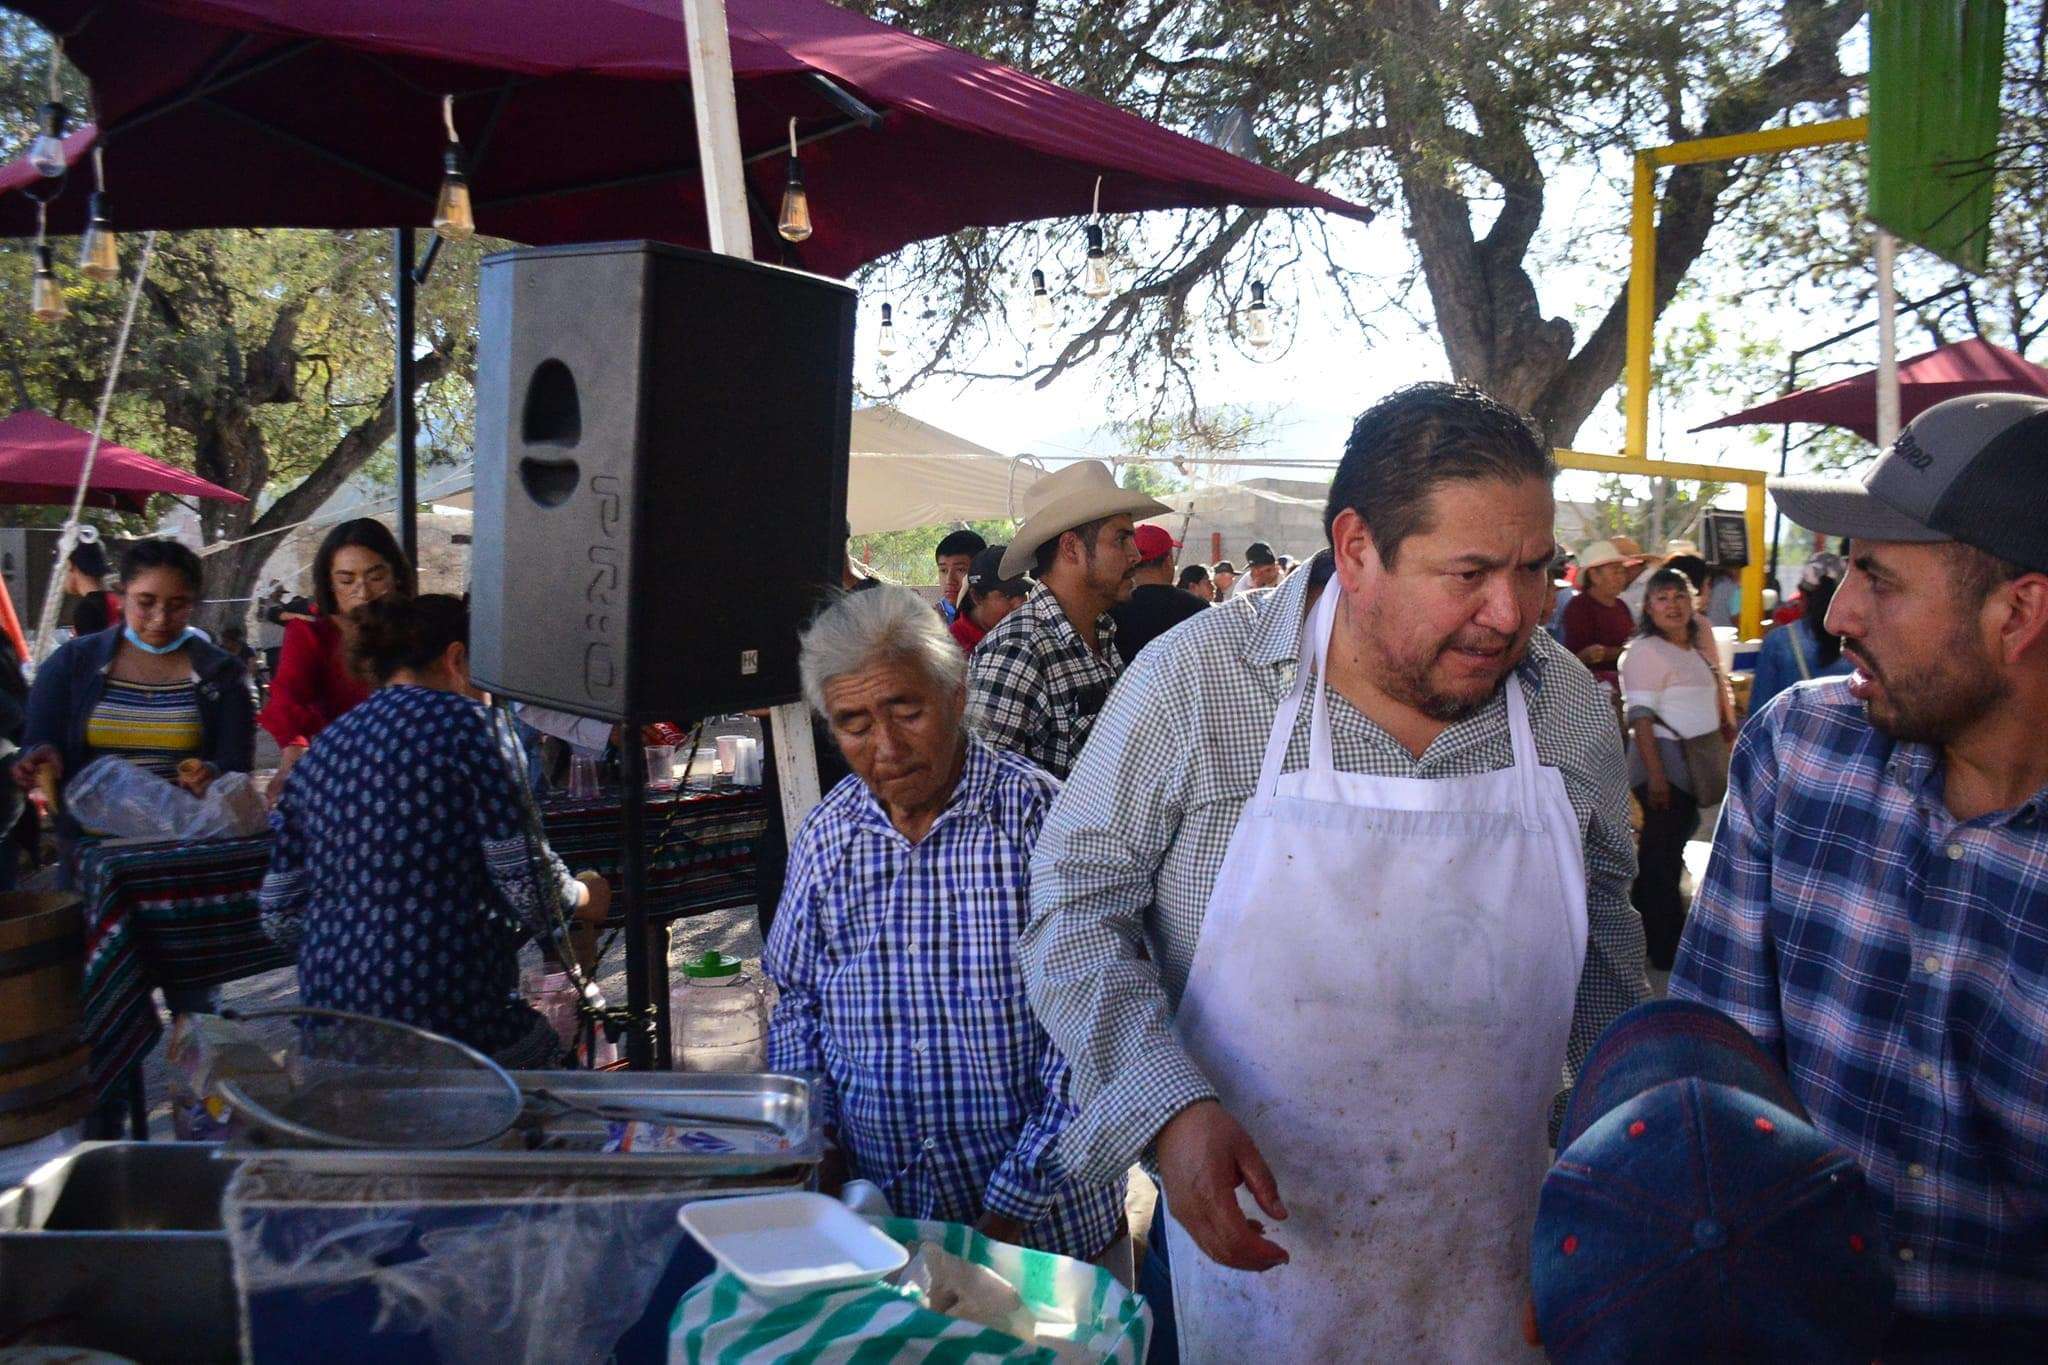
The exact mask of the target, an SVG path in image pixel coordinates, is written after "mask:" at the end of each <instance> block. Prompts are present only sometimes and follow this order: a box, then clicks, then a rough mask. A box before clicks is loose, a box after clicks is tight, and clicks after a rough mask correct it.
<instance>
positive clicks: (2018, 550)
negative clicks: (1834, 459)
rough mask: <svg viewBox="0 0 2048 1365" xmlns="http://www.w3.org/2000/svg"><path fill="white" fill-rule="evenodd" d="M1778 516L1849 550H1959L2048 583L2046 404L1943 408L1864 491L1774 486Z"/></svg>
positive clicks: (2018, 399)
mask: <svg viewBox="0 0 2048 1365" xmlns="http://www.w3.org/2000/svg"><path fill="white" fill-rule="evenodd" d="M1769 488H1770V490H1771V496H1772V497H1773V498H1775V499H1777V503H1778V510H1779V511H1781V512H1783V513H1784V514H1785V515H1786V516H1788V517H1790V518H1791V519H1792V520H1793V521H1794V522H1796V523H1798V524H1799V525H1801V526H1804V527H1805V528H1806V529H1807V530H1809V531H1817V532H1819V533H1820V534H1821V535H1824V536H1848V537H1849V538H1851V539H1852V540H1903V541H1915V542H1919V543H1922V544H1929V543H1937V542H1941V541H1960V542H1962V543H1963V544H1965V545H1974V546H1976V547H1977V548H1978V549H1980V550H1983V551H1985V552H1986V553H1988V554H1993V555H1996V556H1997V557H1998V558H2000V559H2003V560H2008V561H2010V562H2011V563H2014V564H2018V565H2020V566H2022V567H2023V568H2027V569H2033V570H2036V571H2037V572H2042V573H2048V512H2044V508H2048V399H2042V398H2033V397H2029V396H2027V395H2025V394H2017V393H1979V394H1972V395H1970V396H1968V397H1965V398H1951V399H1949V400H1948V401H1947V402H1945V403H1936V404H1935V405H1934V406H1933V407H1931V408H1929V409H1927V411H1925V412H1923V413H1921V414H1920V415H1919V416H1918V417H1916V418H1914V419H1913V421H1912V423H1911V425H1909V426H1908V427H1907V428H1906V429H1905V430H1904V431H1902V432H1900V433H1899V439H1898V440H1896V441H1894V442H1892V446H1891V449H1889V450H1887V451H1885V453H1884V454H1883V455H1881V456H1879V457H1878V460H1877V463H1876V464H1874V465H1872V466H1871V467H1870V472H1869V473H1868V474H1866V475H1865V476H1864V478H1863V482H1862V483H1860V484H1858V483H1851V482H1848V481H1846V480H1840V479H1813V478H1801V479H1772V480H1770V481H1769Z"/></svg>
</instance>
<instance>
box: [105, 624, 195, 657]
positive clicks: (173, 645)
mask: <svg viewBox="0 0 2048 1365" xmlns="http://www.w3.org/2000/svg"><path fill="white" fill-rule="evenodd" d="M121 635H122V638H123V639H125V640H127V641H128V643H129V644H131V645H134V646H135V647H136V648H137V649H139V650H141V651H142V652H143V653H144V654H174V653H176V652H177V651H178V650H181V649H183V648H184V647H185V642H186V641H187V640H190V639H191V638H192V627H190V626H187V627H185V628H184V629H183V630H181V631H179V632H178V638H177V639H175V640H173V641H171V642H170V643H169V644H167V645H153V644H150V643H149V642H147V641H146V640H144V639H143V638H142V637H141V636H140V635H137V634H136V633H135V627H133V626H123V627H121Z"/></svg>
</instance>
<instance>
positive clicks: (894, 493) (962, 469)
mask: <svg viewBox="0 0 2048 1365" xmlns="http://www.w3.org/2000/svg"><path fill="white" fill-rule="evenodd" d="M852 444H853V451H852V456H853V459H852V464H851V466H850V471H849V475H848V479H847V490H846V519H847V520H848V521H849V522H851V523H852V524H853V533H854V534H855V535H857V536H871V535H878V534H880V533H881V532H883V531H903V530H908V529H909V528H910V527H913V526H935V525H940V524H943V523H946V522H954V521H984V520H989V519H992V518H996V517H1016V516H1018V515H1020V512H1019V504H1020V503H1021V501H1022V499H1023V496H1024V490H1025V489H1027V488H1029V487H1030V486H1031V485H1032V484H1033V483H1035V482H1036V481H1037V480H1038V478H1039V476H1040V475H1042V474H1043V473H1044V472H1045V471H1044V469H1043V468H1041V467H1040V466H1039V465H1038V463H1037V462H1036V461H1034V460H1032V459H1031V457H1030V456H1028V455H1025V456H1018V457H1016V458H1014V459H1013V458H1011V457H1010V456H1007V455H999V454H997V453H996V452H995V451H993V450H990V449H988V448H987V447H985V446H978V445H976V444H975V443H974V442H972V441H969V440H967V439H966V438H964V437H960V436H955V435H953V434H952V433H951V432H948V431H941V430H940V429H939V428H937V427H935V426H933V425H932V424H931V423H929V422H920V421H919V420H918V419H917V418H915V417H912V416H910V415H909V414H908V413H905V412H900V411H898V410H897V409H895V408H892V407H886V406H877V407H872V408H857V409H855V411H854V414H853V442H852Z"/></svg>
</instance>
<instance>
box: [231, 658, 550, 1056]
mask: <svg viewBox="0 0 2048 1365" xmlns="http://www.w3.org/2000/svg"><path fill="white" fill-rule="evenodd" d="M514 780H515V779H514V776H513V774H512V773H511V772H509V771H508V770H507V768H506V766H505V761H504V758H503V757H502V755H501V753H500V751H499V749H498V747H497V744H496V742H495V739H494V737H493V735H492V733H491V725H490V720H489V717H488V715H487V714H486V712H485V710H484V708H483V707H482V706H480V705H479V704H478V703H476V702H473V701H471V700H469V699H468V698H466V697H462V696H458V695H456V694H454V693H452V692H439V691H434V690H432V689H429V688H424V687H410V686H392V687H386V688H384V689H382V690H380V691H379V692H377V693H376V694H375V695H373V696H372V697H371V698H370V699H369V700H368V701H366V702H364V703H363V704H362V705H360V706H358V707H356V708H355V709H354V710H352V711H350V712H349V713H348V714H347V715H345V716H343V717H341V718H340V719H339V720H337V721H335V722H334V723H333V724H332V725H330V726H329V727H328V728H327V729H325V730H323V731H321V733H320V737H319V739H318V740H317V741H316V742H315V743H314V745H313V747H312V748H311V749H310V750H308V751H307V754H306V756H305V758H304V759H302V760H300V762H299V764H298V766H296V767H295V768H293V769H292V773H291V780H290V782H289V783H288V784H287V786H286V787H285V791H284V795H283V797H282V798H281V799H280V800H279V801H278V803H277V809H276V811H275V812H274V813H273V814H272V816H271V828H272V829H273V830H274V831H275V832H276V835H277V845H276V849H275V851H274V852H273V853H272V854H271V860H270V871H269V874H268V875H267V876H266V877H265V878H264V880H263V891H262V910H263V917H264V927H265V928H266V930H268V931H269V933H270V935H271V937H273V938H274V939H276V940H277V941H278V942H280V943H282V944H285V945H286V946H291V945H293V944H296V945H297V947H298V950H299V996H300V999H301V1000H302V1001H303V1003H304V1004H305V1005H306V1006H308V1007H309V1008H315V1009H337V1010H352V1011H355V1012H357V1013H361V1014H368V1015H373V1016H375V1017H377V1018H380V1019H395V1020H398V1021H400V1022H402V1023H407V1024H412V1025H415V1026H417V1027H419V1028H424V1029H431V1030H433V1031H434V1032H436V1033H441V1034H445V1035H447V1036H448V1037H450V1038H455V1039H458V1040H459V1041H461V1042H465V1043H468V1044H469V1045H470V1046H471V1047H474V1048H476V1049H478V1050H479V1051H481V1052H486V1053H489V1054H492V1055H494V1056H497V1057H499V1059H500V1060H503V1061H507V1062H509V1063H512V1064H517V1065H528V1064H542V1063H544V1062H545V1061H546V1060H548V1059H547V1057H546V1053H547V1051H549V1049H546V1048H545V1047H541V1040H543V1039H544V1038H545V1037H548V1036H551V1035H546V1034H545V1029H546V1024H545V1022H544V1021H542V1020H541V1018H540V1016H539V1015H538V1014H536V1013H535V1012H534V1011H533V1010H532V1009H531V1008H529V1007H528V1006H526V1005H525V1004H524V1003H522V1002H521V1001H520V999H519V996H518V984H519V982H518V952H519V945H520V944H521V943H523V942H524V941H525V940H526V939H528V938H530V937H531V936H532V935H533V934H534V932H535V931H536V929H538V928H539V927H540V926H541V925H542V923H543V922H544V911H543V908H542V907H543V900H542V896H543V888H542V886H541V883H540V882H539V881H538V879H537V878H536V876H535V873H534V869H533V864H532V861H531V859H530V857H529V853H528V847H527V842H526V838H525V834H524V827H523V824H522V821H521V815H520V804H519V793H518V790H517V788H516V787H515V786H514V785H513V783H514ZM547 867H548V870H549V872H550V874H551V875H553V876H555V877H556V878H557V879H558V880H559V881H560V882H561V883H562V885H563V894H564V896H565V897H567V898H568V900H569V903H570V904H573V903H574V901H575V888H574V885H573V883H572V882H571V881H570V878H569V873H568V870H567V869H566V868H565V867H563V866H562V863H561V860H560V859H558V858H556V857H555V855H554V854H553V853H552V852H549V853H548V854H547ZM537 1047H540V1055H538V1056H536V1055H535V1049H536V1048H537Z"/></svg>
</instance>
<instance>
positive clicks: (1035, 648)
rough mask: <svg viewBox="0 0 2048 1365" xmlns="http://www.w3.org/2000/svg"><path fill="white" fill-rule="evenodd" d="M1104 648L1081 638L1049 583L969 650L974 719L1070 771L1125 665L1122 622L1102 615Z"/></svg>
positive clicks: (980, 727) (998, 742) (1046, 763)
mask: <svg viewBox="0 0 2048 1365" xmlns="http://www.w3.org/2000/svg"><path fill="white" fill-rule="evenodd" d="M1095 632H1096V638H1097V639H1098V640H1099V641H1101V644H1102V652H1101V653H1099V654H1098V653H1096V652H1095V651H1094V650H1092V649H1090V648H1088V646H1087V644H1086V643H1084V642H1083V641H1082V639H1081V635H1080V632H1079V631H1077V630H1075V629H1074V623H1073V622H1071V621H1069V620H1068V619H1067V613H1066V610H1065V609H1064V608H1062V607H1061V606H1060V600H1059V599H1058V598H1057V597H1054V596H1053V595H1052V591H1051V590H1050V589H1048V588H1047V587H1046V586H1045V585H1044V584H1043V583H1040V584H1039V585H1038V586H1036V587H1034V588H1033V589H1032V590H1031V595H1030V596H1029V597H1027V598H1025V599H1024V605H1023V606H1021V607H1019V608H1017V610H1015V611H1013V612H1011V613H1010V614H1009V615H1008V616H1005V617H1004V618H1003V619H1002V620H1001V621H999V622H997V623H996V628H995V629H994V630H992V631H990V632H989V633H988V634H987V635H985V636H983V637H982V640H981V643H980V644H978V645H976V646H975V647H974V652H973V653H971V654H969V655H968V656H967V719H968V722H969V723H970V724H972V725H973V726H974V728H975V730H976V731H978V732H979V733H980V735H981V737H982V738H983V739H985V740H987V741H988V742H989V743H991V744H993V745H995V746H996V747H997V748H998V749H1008V750H1009V751H1010V752H1011V753H1015V754H1022V755H1024V757H1026V758H1028V759H1030V760H1031V761H1032V762H1033V763H1036V764H1037V765H1038V766H1039V767H1041V768H1043V769H1045V770H1046V771H1047V772H1049V773H1051V774H1052V775H1053V776H1054V777H1065V776H1066V775H1067V774H1068V773H1069V772H1070V771H1072V769H1073V767H1074V759H1075V756H1076V755H1078V754H1079V753H1080V752H1081V745H1082V744H1083V743H1085V742H1086V741H1087V739H1088V732H1089V730H1090V729H1091V728H1092V727H1093V726H1094V724H1095V717H1096V715H1097V713H1099V712H1100V711H1101V710H1102V703H1103V702H1104V701H1105V700H1106V699H1107V698H1108V696H1109V689H1110V687H1111V686H1112V685H1113V684H1114V683H1115V682H1116V680H1117V675H1118V674H1120V673H1122V672H1123V671H1124V660H1123V655H1121V654H1119V653H1118V652H1117V648H1116V622H1115V621H1114V620H1113V619H1111V617H1110V616H1109V615H1108V614H1107V613H1105V614H1104V615H1103V616H1101V617H1100V618H1098V619H1097V621H1096V622H1095Z"/></svg>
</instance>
